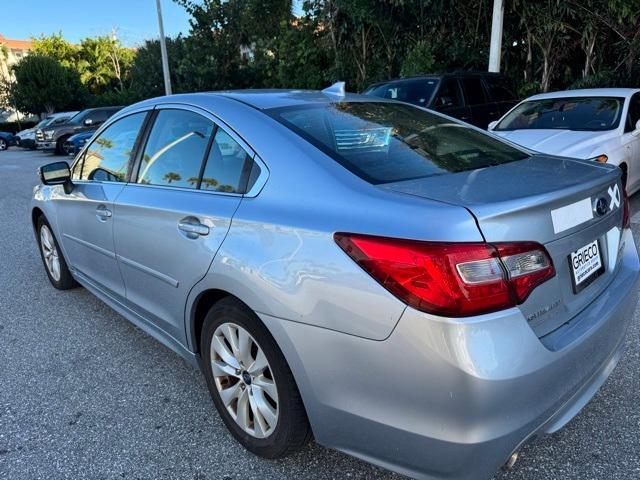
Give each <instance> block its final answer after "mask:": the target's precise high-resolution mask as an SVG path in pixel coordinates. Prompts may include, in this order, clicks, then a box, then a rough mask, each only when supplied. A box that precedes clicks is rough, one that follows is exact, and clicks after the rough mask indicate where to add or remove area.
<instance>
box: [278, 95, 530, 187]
mask: <svg viewBox="0 0 640 480" xmlns="http://www.w3.org/2000/svg"><path fill="white" fill-rule="evenodd" d="M267 113H268V114H269V115H271V116H272V117H273V118H275V119H276V120H278V121H279V122H280V123H282V124H283V125H285V126H286V127H288V128H289V129H290V130H292V131H293V132H295V133H296V134H298V135H299V136H301V137H302V138H304V139H305V140H307V141H308V142H310V143H311V144H313V145H314V146H315V147H317V148H319V149H320V150H322V151H323V152H324V153H326V154H327V155H329V156H330V157H331V158H333V159H334V160H336V161H337V162H338V163H340V164H341V165H342V166H344V167H345V168H347V169H348V170H350V171H351V172H353V173H354V174H356V175H358V176H359V177H360V178H362V179H364V180H366V181H368V182H370V183H373V184H380V183H391V182H397V181H402V180H411V179H416V178H425V177H431V176H433V175H444V174H447V173H455V172H462V171H465V170H474V169H478V168H484V167H489V166H492V165H500V164H503V163H508V162H513V161H517V160H522V159H524V158H527V157H528V156H529V155H528V154H527V153H525V152H523V151H522V150H519V149H516V148H514V147H512V146H510V145H508V144H506V143H503V142H501V141H499V140H497V139H495V138H493V137H491V136H489V135H486V134H484V133H482V132H480V131H478V130H476V129H473V128H471V127H467V126H465V125H462V124H460V123H454V122H452V121H451V120H449V119H447V118H443V117H440V116H438V115H435V114H433V113H430V112H427V111H424V110H422V109H418V108H415V107H412V106H410V105H402V104H398V103H392V102H389V103H385V102H344V103H331V104H316V105H305V106H292V107H283V108H275V109H270V110H267Z"/></svg>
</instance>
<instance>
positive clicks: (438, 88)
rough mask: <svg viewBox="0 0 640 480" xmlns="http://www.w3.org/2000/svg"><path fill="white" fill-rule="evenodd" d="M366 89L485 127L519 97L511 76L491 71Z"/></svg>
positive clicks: (427, 77)
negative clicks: (513, 86) (509, 78)
mask: <svg viewBox="0 0 640 480" xmlns="http://www.w3.org/2000/svg"><path fill="white" fill-rule="evenodd" d="M363 93H364V95H372V96H375V97H381V98H389V99H394V100H401V101H403V102H407V103H412V104H414V105H418V106H419V107H426V108H430V109H432V110H436V111H438V112H441V113H444V114H446V115H449V116H451V117H455V118H458V119H460V120H462V121H464V122H467V123H471V124H472V125H475V126H477V127H480V128H483V129H485V128H487V125H489V122H491V121H493V120H497V119H499V118H500V117H501V116H502V115H503V114H504V113H505V112H507V111H508V110H509V109H510V108H511V107H513V106H514V105H515V104H516V103H517V101H518V99H517V96H516V94H515V93H514V92H513V89H512V87H511V83H510V82H509V80H508V79H507V78H506V77H505V76H504V75H501V74H498V73H489V72H458V73H446V74H442V75H424V76H419V77H410V78H399V79H395V80H389V81H387V82H380V83H376V84H374V85H371V86H370V87H368V88H367V89H366V90H365V91H364V92H363Z"/></svg>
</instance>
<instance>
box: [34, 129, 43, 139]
mask: <svg viewBox="0 0 640 480" xmlns="http://www.w3.org/2000/svg"><path fill="white" fill-rule="evenodd" d="M36 140H37V141H38V142H43V141H44V133H42V130H38V131H37V132H36Z"/></svg>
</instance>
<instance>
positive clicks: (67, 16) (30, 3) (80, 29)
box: [0, 0, 189, 47]
mask: <svg viewBox="0 0 640 480" xmlns="http://www.w3.org/2000/svg"><path fill="white" fill-rule="evenodd" d="M2 3H3V6H2V13H1V14H0V34H2V35H4V36H5V37H6V38H11V39H16V40H26V39H28V38H30V37H39V36H40V34H45V35H50V34H52V33H59V32H62V35H63V36H64V38H65V39H67V40H69V41H70V42H73V43H79V42H80V40H82V39H83V38H86V37H95V36H97V35H107V34H109V33H110V32H111V30H112V29H113V28H115V29H116V33H117V35H118V38H119V39H120V40H121V41H122V42H123V43H124V44H125V45H127V46H130V47H134V46H137V45H140V44H142V42H144V40H146V39H150V38H157V37H158V35H159V34H158V17H157V13H156V0H88V1H82V0H22V1H15V0H11V1H9V0H2ZM161 4H162V16H163V20H164V31H165V34H166V35H167V36H171V37H173V36H175V35H177V34H178V33H184V34H187V33H188V32H189V15H188V14H187V12H186V11H185V10H184V8H182V7H181V6H180V5H178V4H176V3H174V2H173V1H172V0H161Z"/></svg>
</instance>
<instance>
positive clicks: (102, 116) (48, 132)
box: [36, 107, 122, 155]
mask: <svg viewBox="0 0 640 480" xmlns="http://www.w3.org/2000/svg"><path fill="white" fill-rule="evenodd" d="M120 109H122V107H100V108H88V109H86V110H82V111H81V112H80V113H78V114H77V115H75V116H73V117H72V118H71V119H69V121H67V122H66V123H64V124H62V125H57V126H50V127H45V128H39V129H38V130H37V131H36V146H37V148H38V149H39V150H54V151H55V153H56V154H57V155H63V154H64V149H63V146H64V142H66V141H67V139H68V138H69V137H70V136H71V135H73V134H75V133H80V132H84V131H86V130H94V129H95V128H96V127H98V126H100V125H102V124H103V123H104V122H106V121H107V120H108V119H109V118H110V117H111V116H112V115H113V114H114V113H116V112H117V111H119V110H120Z"/></svg>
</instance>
